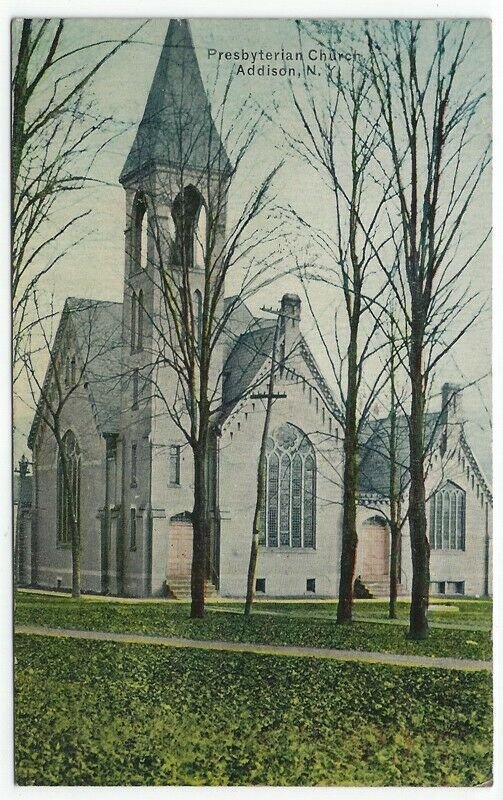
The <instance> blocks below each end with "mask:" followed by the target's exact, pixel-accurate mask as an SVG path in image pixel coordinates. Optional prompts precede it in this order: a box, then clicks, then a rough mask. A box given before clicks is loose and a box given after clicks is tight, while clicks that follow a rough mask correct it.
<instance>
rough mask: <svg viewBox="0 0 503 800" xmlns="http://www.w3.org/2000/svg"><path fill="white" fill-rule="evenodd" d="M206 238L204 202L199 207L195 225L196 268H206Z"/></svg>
mask: <svg viewBox="0 0 503 800" xmlns="http://www.w3.org/2000/svg"><path fill="white" fill-rule="evenodd" d="M206 236H207V215H206V206H205V205H204V203H203V202H201V205H200V206H199V213H198V215H197V220H196V224H195V232H194V264H195V266H196V267H204V258H205V254H206Z"/></svg>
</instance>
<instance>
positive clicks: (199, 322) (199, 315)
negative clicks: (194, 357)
mask: <svg viewBox="0 0 503 800" xmlns="http://www.w3.org/2000/svg"><path fill="white" fill-rule="evenodd" d="M193 313H194V336H195V343H196V345H197V347H199V346H200V344H201V335H202V330H203V296H202V294H201V292H200V291H199V289H196V291H195V292H194V312H193Z"/></svg>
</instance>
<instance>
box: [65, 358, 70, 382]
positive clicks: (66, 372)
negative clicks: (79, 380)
mask: <svg viewBox="0 0 503 800" xmlns="http://www.w3.org/2000/svg"><path fill="white" fill-rule="evenodd" d="M65 386H70V358H69V357H67V359H66V364H65Z"/></svg>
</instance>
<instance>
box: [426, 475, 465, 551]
mask: <svg viewBox="0 0 503 800" xmlns="http://www.w3.org/2000/svg"><path fill="white" fill-rule="evenodd" d="M465 504H466V495H465V492H464V491H463V490H462V489H461V488H460V487H459V486H456V484H454V483H452V482H451V481H447V483H446V484H445V485H444V486H443V487H442V488H441V489H439V490H438V491H437V492H435V494H434V495H433V497H432V498H431V500H430V545H431V548H432V549H433V550H464V549H465Z"/></svg>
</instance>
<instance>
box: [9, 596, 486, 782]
mask: <svg viewBox="0 0 503 800" xmlns="http://www.w3.org/2000/svg"><path fill="white" fill-rule="evenodd" d="M60 602H61V601H60ZM54 605H55V604H53V606H54ZM89 605H90V610H91V608H92V604H89ZM133 608H135V610H136V613H138V610H139V609H138V608H137V607H133ZM215 616H217V615H215ZM222 616H223V615H222ZM16 658H17V666H16V777H17V782H18V783H20V784H22V785H37V784H45V785H58V784H63V785H77V784H83V785H117V784H119V785H120V784H124V785H130V784H135V785H170V784H171V785H173V784H177V785H179V784H189V785H201V784H206V785H255V784H269V785H276V784H277V785H300V786H308V785H367V786H385V785H395V786H398V785H412V786H421V785H452V786H463V785H464V786H470V785H475V784H478V783H482V782H483V781H485V780H487V779H488V778H489V776H490V774H491V762H492V756H491V747H492V740H491V676H490V675H489V674H487V673H484V672H475V673H468V672H447V671H444V670H440V669H423V668H416V667H415V668H410V667H405V668H401V667H390V666H380V665H379V666H378V665H364V664H359V663H351V664H348V663H337V662H327V661H323V660H316V659H310V658H303V659H295V658H286V657H273V656H259V655H255V654H248V653H247V654H242V653H226V654H223V653H215V652H208V651H199V650H183V649H182V650H172V649H171V648H164V647H156V646H153V645H128V644H116V643H111V642H90V641H76V640H69V639H64V638H61V639H51V638H48V637H47V638H46V637H39V636H37V637H35V636H34V637H31V636H26V635H19V636H17V637H16Z"/></svg>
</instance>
